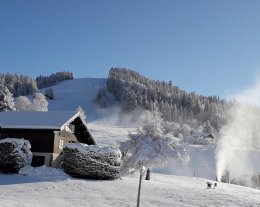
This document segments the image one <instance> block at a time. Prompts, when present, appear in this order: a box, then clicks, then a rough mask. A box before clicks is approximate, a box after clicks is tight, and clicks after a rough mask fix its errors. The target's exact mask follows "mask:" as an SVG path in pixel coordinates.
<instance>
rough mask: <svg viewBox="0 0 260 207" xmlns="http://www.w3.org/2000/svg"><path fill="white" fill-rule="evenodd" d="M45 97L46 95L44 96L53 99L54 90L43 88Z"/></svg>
mask: <svg viewBox="0 0 260 207" xmlns="http://www.w3.org/2000/svg"><path fill="white" fill-rule="evenodd" d="M45 97H46V98H49V99H51V100H53V99H54V90H53V88H47V89H46V90H45Z"/></svg>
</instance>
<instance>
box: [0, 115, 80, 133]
mask: <svg viewBox="0 0 260 207" xmlns="http://www.w3.org/2000/svg"><path fill="white" fill-rule="evenodd" d="M78 116H80V115H79V112H76V111H47V112H31V111H4V112H0V127H1V128H5V129H6V128H8V129H58V130H61V129H62V128H63V127H64V125H66V124H69V123H70V122H72V121H73V120H74V119H75V118H76V117H78ZM83 122H84V121H83Z"/></svg>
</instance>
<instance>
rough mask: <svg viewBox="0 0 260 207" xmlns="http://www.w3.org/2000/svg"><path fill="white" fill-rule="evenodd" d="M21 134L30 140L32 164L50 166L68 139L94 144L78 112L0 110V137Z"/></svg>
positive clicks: (16, 136)
mask: <svg viewBox="0 0 260 207" xmlns="http://www.w3.org/2000/svg"><path fill="white" fill-rule="evenodd" d="M7 137H10V138H24V139H26V140H28V141H29V142H30V143H31V151H32V153H33V160H32V166H41V165H47V166H52V164H53V162H54V161H55V159H56V158H57V157H58V156H59V154H60V153H61V152H62V149H63V145H64V144H66V143H69V142H81V143H85V144H88V145H93V144H96V143H95V140H94V139H93V136H92V135H91V133H90V131H89V130H88V128H87V124H86V122H85V120H84V118H83V117H82V116H81V115H80V113H79V112H71V111H69V112H68V111H49V112H28V111H26V112H20V111H19V112H18V111H14V112H11V111H8V112H1V113H0V139H4V138H7Z"/></svg>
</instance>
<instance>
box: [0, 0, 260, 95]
mask: <svg viewBox="0 0 260 207" xmlns="http://www.w3.org/2000/svg"><path fill="white" fill-rule="evenodd" d="M259 11H260V1H257V0H250V1H246V0H243V1H241V0H217V1H213V0H196V1H194V0H178V1H177V0H156V1H155V0H128V1H127V0H109V1H108V0H62V1H61V0H42V1H38V0H31V1H29V0H23V1H21V0H0V72H10V73H13V72H16V73H20V74H26V75H30V76H33V77H36V76H37V75H40V74H43V75H48V74H50V73H53V72H57V71H61V70H70V71H72V72H73V73H74V76H75V77H107V75H108V71H109V69H110V68H111V67H126V68H130V69H134V70H136V71H138V72H139V73H141V74H143V75H145V76H148V77H150V78H151V79H158V80H166V81H169V80H172V81H173V83H174V84H176V85H178V86H179V87H180V88H183V89H185V90H188V91H195V92H197V93H200V94H203V95H204V94H205V95H219V96H220V97H226V96H228V95H229V94H231V93H233V92H236V91H238V90H241V89H243V88H245V87H246V86H248V85H250V84H251V83H252V82H254V80H255V76H256V75H257V74H259V71H260V58H259V57H260V12H259Z"/></svg>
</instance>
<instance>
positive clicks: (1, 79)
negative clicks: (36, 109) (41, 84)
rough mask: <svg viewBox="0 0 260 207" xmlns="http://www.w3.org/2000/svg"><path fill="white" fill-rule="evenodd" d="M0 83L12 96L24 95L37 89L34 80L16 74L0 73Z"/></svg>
mask: <svg viewBox="0 0 260 207" xmlns="http://www.w3.org/2000/svg"><path fill="white" fill-rule="evenodd" d="M0 84H2V85H5V86H6V87H7V88H8V90H9V91H10V92H11V93H12V94H13V96H15V97H17V96H26V95H30V94H32V93H34V92H37V91H38V88H37V84H36V81H35V80H34V79H33V78H31V77H28V76H24V75H18V74H10V73H6V74H3V73H2V74H0Z"/></svg>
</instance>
